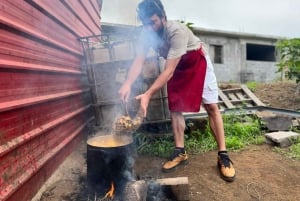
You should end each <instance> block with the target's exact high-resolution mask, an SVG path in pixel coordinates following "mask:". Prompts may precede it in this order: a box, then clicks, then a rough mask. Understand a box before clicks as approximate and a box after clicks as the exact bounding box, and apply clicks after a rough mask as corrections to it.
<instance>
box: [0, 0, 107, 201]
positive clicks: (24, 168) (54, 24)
mask: <svg viewBox="0 0 300 201" xmlns="http://www.w3.org/2000/svg"><path fill="white" fill-rule="evenodd" d="M101 3H102V1H101V0H51V1H50V0H25V1H23V0H1V1H0V200H1V201H2V200H3V201H4V200H5V201H6V200H9V201H23V200H24V201H25V200H30V199H31V198H32V197H33V196H34V194H35V193H36V192H37V190H38V189H39V188H40V187H41V185H42V184H43V183H44V182H45V181H46V179H47V178H48V177H49V176H50V175H51V174H52V173H53V171H54V170H55V169H56V168H57V166H58V165H59V164H60V163H61V162H62V161H63V160H64V158H65V157H66V156H67V155H68V154H69V153H70V152H71V151H72V150H73V148H74V147H75V146H76V145H77V144H78V142H79V141H80V140H81V139H82V136H83V135H82V134H83V131H84V128H85V126H86V124H87V123H88V122H89V121H91V120H92V119H93V113H92V111H91V107H90V105H89V104H90V103H89V94H90V93H89V87H88V85H87V81H86V80H87V76H86V73H85V72H84V70H83V69H82V68H81V64H82V63H83V52H82V48H81V45H80V41H79V40H78V38H79V37H84V36H90V35H98V34H100V15H99V12H100V8H101Z"/></svg>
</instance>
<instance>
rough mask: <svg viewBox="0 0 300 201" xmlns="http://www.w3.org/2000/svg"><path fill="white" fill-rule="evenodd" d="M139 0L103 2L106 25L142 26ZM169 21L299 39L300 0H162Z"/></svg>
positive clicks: (109, 0) (102, 13) (104, 0)
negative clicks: (109, 23)
mask: <svg viewBox="0 0 300 201" xmlns="http://www.w3.org/2000/svg"><path fill="white" fill-rule="evenodd" d="M139 2H140V0H103V7H102V12H101V17H102V21H103V22H111V23H116V24H130V25H139V22H138V21H137V19H136V6H137V4H138V3H139ZM162 2H163V4H164V6H165V10H166V13H167V16H168V19H170V20H184V21H187V22H193V23H194V26H195V27H200V28H207V29H216V30H223V31H234V32H244V33H253V34H262V35H270V36H281V37H288V38H294V37H298V38H300V0H251V1H249V0H207V1H204V0H162Z"/></svg>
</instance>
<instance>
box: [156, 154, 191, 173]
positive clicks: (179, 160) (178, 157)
mask: <svg viewBox="0 0 300 201" xmlns="http://www.w3.org/2000/svg"><path fill="white" fill-rule="evenodd" d="M186 164H188V155H187V153H186V152H184V153H176V150H175V151H174V153H173V155H172V157H171V158H170V160H169V161H167V162H166V163H165V164H164V165H163V167H162V171H163V172H172V171H174V170H175V169H176V168H177V167H178V166H180V165H186Z"/></svg>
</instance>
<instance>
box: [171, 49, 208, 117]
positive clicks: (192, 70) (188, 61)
mask: <svg viewBox="0 0 300 201" xmlns="http://www.w3.org/2000/svg"><path fill="white" fill-rule="evenodd" d="M205 74H206V59H205V57H204V54H203V52H202V50H201V49H199V50H194V51H190V52H187V53H186V54H184V55H183V56H182V57H181V60H180V61H179V64H178V65H177V67H176V69H175V72H174V74H173V77H172V78H171V79H170V80H169V81H168V84H167V90H168V101H169V109H170V111H173V112H198V111H199V110H200V105H201V101H202V93H203V86H204V80H205Z"/></svg>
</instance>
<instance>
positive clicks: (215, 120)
mask: <svg viewBox="0 0 300 201" xmlns="http://www.w3.org/2000/svg"><path fill="white" fill-rule="evenodd" d="M204 108H205V110H206V111H207V114H208V121H209V125H210V128H211V131H212V133H213V136H214V138H215V140H216V142H217V145H218V150H219V151H225V150H226V145H225V134H224V125H223V119H222V116H221V113H220V111H219V108H218V105H217V104H216V103H213V104H204Z"/></svg>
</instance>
